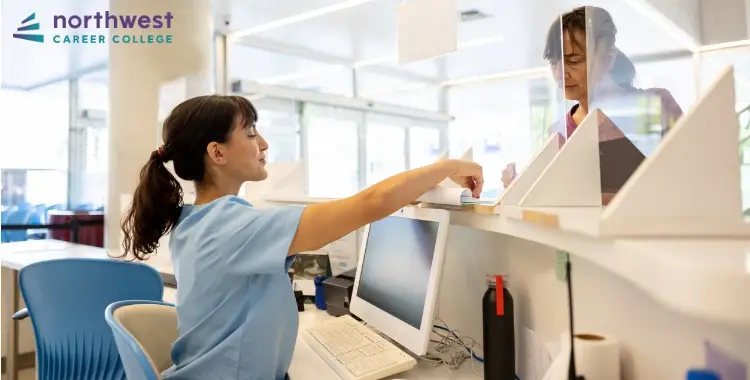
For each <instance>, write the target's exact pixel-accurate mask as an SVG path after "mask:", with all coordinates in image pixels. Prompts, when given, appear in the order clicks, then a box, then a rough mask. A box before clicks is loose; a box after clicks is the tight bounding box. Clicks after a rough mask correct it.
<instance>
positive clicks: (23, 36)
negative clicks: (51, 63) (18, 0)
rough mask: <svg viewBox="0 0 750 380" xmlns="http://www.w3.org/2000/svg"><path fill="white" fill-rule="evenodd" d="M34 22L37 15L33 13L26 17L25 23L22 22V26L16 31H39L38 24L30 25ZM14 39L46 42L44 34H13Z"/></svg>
mask: <svg viewBox="0 0 750 380" xmlns="http://www.w3.org/2000/svg"><path fill="white" fill-rule="evenodd" d="M34 20H36V13H32V14H31V15H29V17H26V18H25V19H24V20H23V21H21V26H19V27H18V28H17V29H16V31H17V32H28V31H30V30H39V23H38V22H35V23H33V24H28V23H29V22H31V21H34ZM13 38H19V39H22V40H26V41H34V42H44V34H39V33H13Z"/></svg>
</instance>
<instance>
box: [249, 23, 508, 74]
mask: <svg viewBox="0 0 750 380" xmlns="http://www.w3.org/2000/svg"><path fill="white" fill-rule="evenodd" d="M503 40H505V36H502V35H497V36H491V37H486V38H478V39H476V40H471V41H466V42H463V43H459V44H458V49H459V50H461V49H469V48H475V47H480V46H485V45H489V44H495V43H499V42H502V41H503ZM395 62H398V57H397V56H395V55H389V56H382V57H376V58H368V59H363V60H361V61H356V62H354V63H352V65H351V68H355V69H359V68H363V67H368V66H374V65H382V64H388V63H395ZM343 67H344V66H343V65H333V66H328V67H326V68H323V69H316V70H307V71H300V72H295V73H289V74H282V75H275V76H272V77H267V78H262V79H259V80H258V83H263V84H278V83H283V82H287V81H292V80H298V79H302V78H304V77H308V76H313V75H319V74H325V73H329V72H335V71H338V70H340V69H341V68H343Z"/></svg>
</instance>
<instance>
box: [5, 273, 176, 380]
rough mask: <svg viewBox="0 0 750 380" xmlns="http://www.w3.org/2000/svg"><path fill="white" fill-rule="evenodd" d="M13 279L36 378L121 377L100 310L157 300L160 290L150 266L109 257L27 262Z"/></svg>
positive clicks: (118, 379)
mask: <svg viewBox="0 0 750 380" xmlns="http://www.w3.org/2000/svg"><path fill="white" fill-rule="evenodd" d="M18 282H19V286H20V289H21V294H22V295H23V299H24V302H25V303H26V310H28V313H27V315H28V316H29V317H30V318H31V324H32V326H33V328H34V338H35V340H36V366H37V373H38V379H40V380H48V379H49V380H59V379H76V380H86V379H92V380H93V379H108V380H126V377H125V371H124V369H123V367H122V363H121V361H120V356H119V355H118V352H117V346H116V344H115V342H114V339H113V337H112V331H111V330H110V328H109V326H108V325H107V323H106V321H105V319H104V311H105V310H106V309H107V306H109V305H110V304H112V303H114V302H117V301H122V300H131V299H142V300H153V301H160V300H161V299H162V295H163V291H164V288H163V285H162V279H161V276H160V275H159V272H157V271H156V270H155V269H153V268H152V267H150V266H148V265H145V264H139V263H129V262H124V261H116V260H108V259H59V260H50V261H42V262H38V263H34V264H30V265H28V266H26V267H24V268H23V269H21V271H20V273H19V277H18ZM23 314H24V313H23V311H21V312H19V313H16V315H14V316H13V318H14V319H19V318H22V317H23V316H24V315H23Z"/></svg>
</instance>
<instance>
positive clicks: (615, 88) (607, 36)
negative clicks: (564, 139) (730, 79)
mask: <svg viewBox="0 0 750 380" xmlns="http://www.w3.org/2000/svg"><path fill="white" fill-rule="evenodd" d="M617 16H622V17H619V18H618V17H617ZM624 16H625V15H624V14H620V15H617V14H612V13H610V12H609V11H608V10H606V9H604V8H600V7H594V6H587V7H581V8H576V9H575V10H573V11H572V12H570V13H568V14H566V15H563V27H564V28H565V27H566V26H567V27H568V28H570V29H571V30H573V32H572V33H570V32H569V33H566V37H570V38H571V39H572V40H571V42H572V47H573V51H574V52H577V51H580V50H581V49H583V51H582V54H583V57H584V59H585V61H579V60H578V57H579V55H578V54H575V53H574V54H573V55H572V56H571V60H570V61H569V62H570V64H569V67H570V70H569V72H570V75H569V76H568V77H569V78H570V80H569V81H568V83H567V84H566V94H568V97H569V98H574V99H576V100H578V106H577V107H576V108H575V111H574V112H573V113H572V120H570V121H569V122H571V123H572V124H574V125H575V124H580V121H581V120H582V119H583V118H584V117H585V116H586V115H591V114H592V111H593V110H596V109H598V110H600V111H601V114H599V115H597V116H598V120H597V123H598V129H599V163H600V175H601V177H600V181H601V192H602V202H603V204H605V205H606V204H608V203H609V201H610V200H611V199H612V198H613V197H614V196H615V195H616V194H617V193H618V191H620V189H621V188H622V187H623V185H624V184H625V182H627V181H628V179H629V178H630V176H631V175H632V174H633V172H635V170H636V169H637V168H638V166H639V165H640V164H641V163H642V162H643V161H644V160H645V159H646V157H648V156H650V155H651V154H652V153H653V152H654V151H655V150H656V147H657V146H658V145H659V143H660V142H661V140H662V138H663V136H664V135H665V134H666V133H668V132H669V130H670V128H672V127H673V126H674V125H675V123H676V122H677V120H678V119H679V118H680V117H681V116H682V109H681V107H680V106H679V105H678V103H677V102H676V100H675V99H674V97H673V96H672V94H671V92H670V91H669V89H666V88H660V87H651V86H648V85H646V86H643V85H639V82H638V72H637V70H636V68H637V66H636V65H635V64H634V60H635V57H637V56H638V55H639V54H640V55H641V56H643V55H646V54H648V55H650V56H658V55H659V54H662V53H665V51H666V50H667V49H671V48H673V46H671V45H670V46H659V44H654V43H650V44H643V45H638V44H634V43H632V41H639V40H640V41H648V40H649V38H650V36H649V35H647V34H645V32H644V31H643V30H640V29H638V28H628V27H620V28H618V25H620V23H626V22H628V21H629V20H628V19H627V18H626V17H624ZM581 23H585V35H583V34H582V33H581V32H579V31H578V30H577V29H576V28H577V27H579V26H580V24H581ZM622 30H626V31H632V32H631V33H638V35H632V36H628V35H623V32H622ZM620 41H626V42H631V43H629V44H625V43H620ZM646 45H647V47H644V46H646ZM644 50H645V51H644ZM652 71H653V70H652ZM661 74H663V75H670V74H669V73H661ZM675 75H677V73H675ZM682 79H683V80H684V81H692V80H693V78H692V77H689V78H682Z"/></svg>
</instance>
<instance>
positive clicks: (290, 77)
mask: <svg viewBox="0 0 750 380" xmlns="http://www.w3.org/2000/svg"><path fill="white" fill-rule="evenodd" d="M345 68H346V67H345V66H343V65H332V66H326V67H322V68H319V69H315V70H308V71H299V72H296V73H289V74H282V75H276V76H272V77H267V78H261V79H258V80H257V82H258V83H261V84H279V83H283V82H289V81H295V80H299V79H304V78H307V77H311V76H315V75H321V74H328V73H333V72H336V71H339V70H341V69H345Z"/></svg>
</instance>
